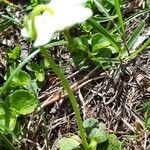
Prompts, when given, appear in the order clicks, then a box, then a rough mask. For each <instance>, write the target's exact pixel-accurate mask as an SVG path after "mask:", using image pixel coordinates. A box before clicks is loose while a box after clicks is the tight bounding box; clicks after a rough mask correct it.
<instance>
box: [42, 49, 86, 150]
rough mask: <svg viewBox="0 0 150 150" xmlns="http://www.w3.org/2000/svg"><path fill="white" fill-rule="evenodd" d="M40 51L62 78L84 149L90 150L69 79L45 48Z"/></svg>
mask: <svg viewBox="0 0 150 150" xmlns="http://www.w3.org/2000/svg"><path fill="white" fill-rule="evenodd" d="M40 50H41V52H42V54H43V56H44V58H45V59H46V60H47V61H48V62H49V63H50V64H51V67H52V69H53V71H54V72H55V73H56V74H57V75H58V77H59V78H60V80H61V82H62V85H63V87H64V89H65V90H66V91H67V92H68V96H69V99H70V103H71V105H72V108H73V110H74V112H75V117H76V122H77V125H78V129H79V131H80V136H81V139H82V144H83V147H84V149H85V150H88V143H87V140H86V136H85V133H84V129H83V124H82V119H81V116H80V111H79V108H78V104H77V101H76V99H75V96H74V94H73V92H72V90H71V88H70V86H69V83H68V81H67V79H66V78H65V76H64V74H63V72H62V71H61V70H60V69H59V67H58V66H57V65H56V64H55V62H54V60H53V59H52V58H51V56H50V55H49V53H48V52H47V51H46V49H45V48H44V47H40Z"/></svg>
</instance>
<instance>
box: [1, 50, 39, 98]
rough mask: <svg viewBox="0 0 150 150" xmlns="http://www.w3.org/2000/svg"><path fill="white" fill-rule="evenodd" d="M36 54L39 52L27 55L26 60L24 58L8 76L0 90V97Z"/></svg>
mask: <svg viewBox="0 0 150 150" xmlns="http://www.w3.org/2000/svg"><path fill="white" fill-rule="evenodd" d="M37 53H39V50H36V51H34V52H33V53H32V54H31V55H29V56H28V57H27V58H25V59H24V60H23V61H22V62H21V63H20V64H19V65H18V67H17V68H16V69H15V70H14V72H13V73H12V74H11V75H10V77H9V78H8V79H7V81H6V82H5V83H4V85H3V87H2V88H1V90H0V97H1V96H2V94H3V93H4V92H5V91H6V89H7V87H8V86H9V85H10V83H11V81H12V79H13V77H14V76H15V75H16V74H17V73H18V72H19V71H20V70H21V68H22V67H23V66H24V65H25V64H26V63H27V62H28V61H29V60H30V59H31V58H32V57H34V56H35V55H36V54H37Z"/></svg>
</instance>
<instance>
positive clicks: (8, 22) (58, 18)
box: [0, 0, 150, 150]
mask: <svg viewBox="0 0 150 150" xmlns="http://www.w3.org/2000/svg"><path fill="white" fill-rule="evenodd" d="M0 3H1V2H0ZM2 3H4V4H5V5H8V6H7V11H8V14H9V15H8V16H7V15H5V13H1V12H0V16H1V17H2V21H1V20H0V23H1V25H0V32H4V31H5V30H7V29H8V28H10V27H11V26H13V25H16V26H17V27H19V29H20V28H21V35H22V37H24V38H25V39H26V40H27V41H28V42H33V47H32V48H31V50H30V52H29V55H28V56H27V57H26V58H25V59H24V60H23V61H22V60H21V59H20V54H21V46H20V45H19V44H16V46H15V47H14V48H10V49H9V50H7V65H8V68H7V72H6V74H5V77H4V80H5V83H4V84H3V85H1V87H0V99H1V102H0V137H2V139H3V140H4V141H5V143H6V144H7V145H8V147H9V148H10V149H15V148H14V146H13V144H11V142H10V141H9V140H8V139H7V135H12V137H13V138H14V132H15V126H16V124H17V118H18V117H21V116H23V115H27V114H30V113H32V112H35V111H36V108H37V107H38V105H39V103H38V92H39V89H40V85H41V84H42V83H43V82H44V81H45V71H46V70H47V68H49V67H51V69H52V70H53V72H54V73H55V74H56V75H57V76H58V77H59V79H60V80H61V82H62V86H63V88H64V90H65V91H66V92H67V93H68V97H69V99H70V103H71V105H72V108H73V111H74V113H75V117H76V122H77V126H78V129H79V132H80V136H77V135H73V136H71V137H63V138H62V139H60V140H59V141H58V142H57V147H58V149H60V150H63V149H64V150H73V149H84V150H97V149H103V150H119V149H121V145H122V144H121V142H120V141H119V140H118V139H117V137H116V136H115V135H114V134H109V133H108V132H106V129H105V126H104V125H103V124H102V123H99V122H98V121H97V120H95V119H87V120H85V121H84V122H82V118H81V115H80V109H79V107H78V103H77V101H76V99H75V96H74V94H73V91H72V90H71V88H70V85H69V82H68V81H67V79H66V78H65V75H64V73H63V70H62V69H61V68H59V67H58V65H57V64H56V63H55V61H54V60H53V58H52V57H51V55H50V54H49V52H48V51H47V48H49V47H54V46H59V45H66V46H67V49H68V51H69V53H70V56H71V60H73V65H75V66H76V67H78V68H79V69H80V68H81V67H85V66H90V65H91V64H92V65H96V66H101V67H103V68H104V69H106V68H109V67H113V66H116V65H121V64H122V63H124V62H127V61H128V60H131V59H134V58H135V57H136V56H137V54H139V53H140V52H141V51H142V50H143V49H144V48H146V47H148V46H149V44H150V39H149V38H147V39H146V40H145V41H144V44H143V45H140V46H138V48H136V49H133V46H134V44H135V42H136V40H137V38H138V37H139V36H140V34H141V33H142V32H143V30H144V28H145V25H146V22H145V19H144V20H143V21H141V22H140V23H139V24H138V25H137V27H136V28H135V29H134V31H133V32H132V34H131V36H127V35H126V30H125V26H126V25H127V24H128V23H129V22H130V21H131V20H133V19H134V18H136V17H138V16H140V15H143V14H145V13H148V12H150V9H146V10H143V11H142V12H140V13H138V14H135V15H133V16H131V17H129V18H127V19H123V15H122V13H121V8H122V5H123V3H124V1H119V0H87V1H86V0H74V1H73V0H72V1H71V0H51V1H50V0H44V1H41V0H30V1H29V3H28V6H27V7H26V11H31V12H30V13H29V15H26V16H25V17H24V21H23V24H21V23H20V21H18V20H17V19H16V18H15V17H14V16H15V15H14V14H13V13H12V12H13V11H14V9H16V8H19V7H18V6H17V5H15V4H13V3H11V2H9V1H2ZM46 3H47V4H46ZM146 5H147V6H146V7H147V8H149V1H148V0H147V1H146ZM72 26H74V28H75V29H76V30H79V31H82V32H81V34H78V35H77V36H74V37H73V36H72V35H71V32H70V28H71V27H72ZM56 32H60V33H61V34H63V35H64V36H63V38H64V39H63V40H57V39H55V38H53V37H54V34H55V33H56ZM4 46H5V44H4ZM38 53H40V54H41V60H40V62H36V61H35V62H33V61H30V60H31V58H33V57H34V56H36V55H37V54H38ZM149 118H150V109H149V104H148V105H147V109H146V111H145V130H148V129H149V127H150V119H149Z"/></svg>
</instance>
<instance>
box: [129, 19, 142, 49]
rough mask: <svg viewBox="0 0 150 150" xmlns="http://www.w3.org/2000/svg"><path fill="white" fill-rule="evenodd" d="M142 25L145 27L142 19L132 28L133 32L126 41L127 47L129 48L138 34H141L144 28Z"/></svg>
mask: <svg viewBox="0 0 150 150" xmlns="http://www.w3.org/2000/svg"><path fill="white" fill-rule="evenodd" d="M144 27H145V21H142V22H141V23H140V24H139V25H138V26H137V28H136V29H135V30H134V32H133V33H132V36H131V37H130V39H129V40H128V42H127V47H128V49H130V48H131V47H132V46H133V45H134V44H135V42H136V40H137V38H138V37H139V35H140V34H141V32H142V31H143V30H144Z"/></svg>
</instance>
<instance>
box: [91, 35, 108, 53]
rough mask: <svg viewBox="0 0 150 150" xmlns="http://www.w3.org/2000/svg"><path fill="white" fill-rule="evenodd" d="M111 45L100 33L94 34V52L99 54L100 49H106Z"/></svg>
mask: <svg viewBox="0 0 150 150" xmlns="http://www.w3.org/2000/svg"><path fill="white" fill-rule="evenodd" d="M109 45H110V42H109V41H108V40H107V39H106V38H105V37H103V36H102V35H101V34H100V33H96V34H94V35H93V37H92V39H91V46H92V52H98V51H99V49H102V48H106V47H108V46H109Z"/></svg>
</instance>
